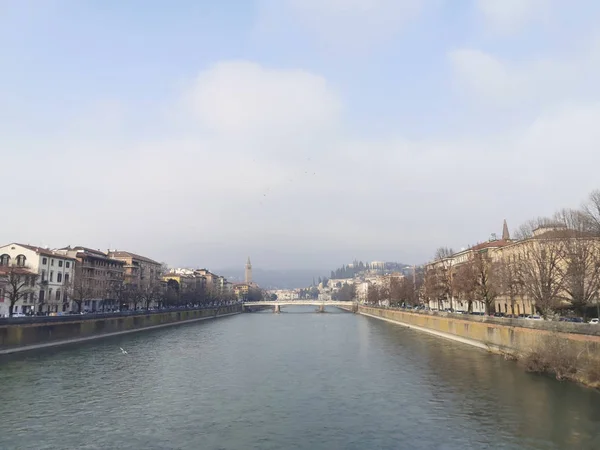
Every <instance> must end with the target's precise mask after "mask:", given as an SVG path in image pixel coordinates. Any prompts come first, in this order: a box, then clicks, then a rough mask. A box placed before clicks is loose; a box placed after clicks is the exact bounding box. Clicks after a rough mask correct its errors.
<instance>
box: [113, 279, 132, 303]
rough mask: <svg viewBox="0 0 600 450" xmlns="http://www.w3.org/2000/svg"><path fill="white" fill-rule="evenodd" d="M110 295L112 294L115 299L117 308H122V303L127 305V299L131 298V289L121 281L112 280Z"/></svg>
mask: <svg viewBox="0 0 600 450" xmlns="http://www.w3.org/2000/svg"><path fill="white" fill-rule="evenodd" d="M111 292H112V295H114V297H115V300H117V307H118V308H119V309H122V308H123V305H127V307H128V306H129V300H130V299H131V290H130V289H129V285H128V284H125V283H123V282H122V281H120V280H119V281H114V282H113V283H112V286H111Z"/></svg>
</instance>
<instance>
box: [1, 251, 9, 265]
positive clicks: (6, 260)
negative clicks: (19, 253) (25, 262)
mask: <svg viewBox="0 0 600 450" xmlns="http://www.w3.org/2000/svg"><path fill="white" fill-rule="evenodd" d="M9 264H10V255H7V254H6V253H5V254H4V255H2V256H0V266H8V265H9Z"/></svg>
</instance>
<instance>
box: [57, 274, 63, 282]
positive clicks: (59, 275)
mask: <svg viewBox="0 0 600 450" xmlns="http://www.w3.org/2000/svg"><path fill="white" fill-rule="evenodd" d="M61 281H62V273H57V274H56V282H57V283H60V282H61Z"/></svg>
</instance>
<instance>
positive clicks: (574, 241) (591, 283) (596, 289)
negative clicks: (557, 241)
mask: <svg viewBox="0 0 600 450" xmlns="http://www.w3.org/2000/svg"><path fill="white" fill-rule="evenodd" d="M598 194H599V195H600V192H598ZM599 200H600V198H599ZM598 206H599V207H600V204H599V205H598ZM556 219H557V220H558V221H560V222H561V223H563V224H564V226H565V228H566V229H565V232H564V234H565V235H564V236H563V250H564V253H563V265H562V268H563V274H562V276H563V296H562V298H563V299H564V300H566V301H568V302H570V303H571V305H572V306H573V309H575V310H576V311H577V312H578V313H579V314H581V315H583V316H585V315H586V311H587V307H588V306H589V305H590V304H592V302H593V301H595V300H597V299H598V295H599V293H600V249H599V248H598V239H597V237H596V236H595V235H594V233H593V231H590V227H589V224H590V221H589V220H590V217H589V216H588V215H586V213H585V212H581V211H576V210H569V209H566V210H562V211H561V212H559V213H558V214H557V215H556ZM592 229H593V228H592ZM599 307H600V306H599Z"/></svg>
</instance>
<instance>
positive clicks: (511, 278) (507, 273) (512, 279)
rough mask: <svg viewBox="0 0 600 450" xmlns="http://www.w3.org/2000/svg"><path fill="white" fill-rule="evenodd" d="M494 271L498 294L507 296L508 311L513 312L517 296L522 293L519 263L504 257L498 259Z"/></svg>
mask: <svg viewBox="0 0 600 450" xmlns="http://www.w3.org/2000/svg"><path fill="white" fill-rule="evenodd" d="M496 271H497V272H496V273H497V280H498V288H499V291H500V294H501V295H504V296H506V297H507V298H508V300H509V302H510V313H511V314H515V303H516V300H517V297H518V296H521V295H522V294H523V278H522V275H521V273H520V271H519V265H518V264H517V262H514V261H511V260H510V259H509V258H508V257H506V258H503V259H501V260H500V261H499V263H498V265H497V268H496Z"/></svg>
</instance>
